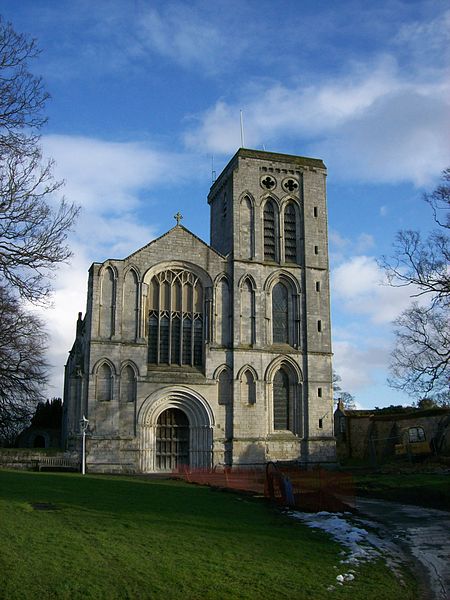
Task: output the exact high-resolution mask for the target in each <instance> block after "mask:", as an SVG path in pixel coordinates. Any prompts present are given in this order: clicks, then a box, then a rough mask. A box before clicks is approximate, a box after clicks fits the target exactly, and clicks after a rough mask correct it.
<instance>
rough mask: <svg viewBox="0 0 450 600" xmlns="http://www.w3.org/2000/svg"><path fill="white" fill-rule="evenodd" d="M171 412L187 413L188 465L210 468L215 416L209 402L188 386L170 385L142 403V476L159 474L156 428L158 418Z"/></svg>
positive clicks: (140, 422) (139, 422)
mask: <svg viewBox="0 0 450 600" xmlns="http://www.w3.org/2000/svg"><path fill="white" fill-rule="evenodd" d="M168 409H178V410H180V411H182V412H183V413H184V415H185V416H186V418H187V422H188V426H189V466H190V467H192V468H200V467H204V468H206V467H210V466H211V462H212V428H213V427H214V424H215V423H214V415H213V412H212V410H211V408H210V406H209V404H208V403H207V402H206V400H205V399H204V398H203V397H202V396H201V395H200V394H199V393H198V392H196V391H194V390H191V389H189V388H188V387H185V386H169V387H165V388H162V389H159V390H157V391H156V392H154V393H153V394H151V395H150V396H149V397H148V398H147V399H146V400H145V401H144V403H143V404H142V406H141V408H140V410H139V413H138V417H137V422H138V427H139V432H140V448H141V470H142V472H143V473H152V472H155V471H158V467H157V428H158V423H159V418H160V416H161V415H162V413H164V411H167V410H168Z"/></svg>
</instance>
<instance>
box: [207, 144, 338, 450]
mask: <svg viewBox="0 0 450 600" xmlns="http://www.w3.org/2000/svg"><path fill="white" fill-rule="evenodd" d="M208 202H209V204H210V207H211V246H212V247H213V248H214V249H215V250H217V251H219V252H220V253H221V254H224V255H225V256H226V257H227V273H228V274H227V277H226V278H225V277H224V278H223V279H222V280H221V282H220V283H219V286H217V287H216V297H217V299H218V300H221V295H222V296H225V297H226V302H230V307H229V309H227V310H226V311H225V313H227V311H228V314H223V316H222V315H220V314H217V307H219V306H221V307H222V309H223V305H224V302H225V301H224V300H221V301H219V302H218V303H217V302H216V328H217V327H219V328H221V329H222V330H224V331H225V332H226V333H225V334H224V335H223V336H222V342H223V345H224V346H227V347H228V348H229V351H228V353H227V354H228V363H229V368H230V369H231V373H232V379H233V381H234V385H233V427H232V436H231V437H232V440H230V441H229V444H228V445H229V453H230V454H231V455H232V456H233V459H232V462H236V459H237V457H239V456H242V454H243V453H247V454H249V455H250V456H251V455H253V454H254V455H255V456H254V458H255V459H257V458H258V456H257V455H258V454H260V453H261V447H260V444H261V443H262V442H263V441H264V446H265V456H266V458H267V455H269V456H270V458H271V459H275V460H276V459H278V460H286V459H293V458H294V456H299V455H300V456H301V460H302V461H305V462H308V460H310V459H311V458H312V457H314V456H316V458H318V457H319V456H321V455H322V456H323V457H324V458H325V456H327V455H332V453H333V449H332V448H333V438H332V435H333V431H332V414H333V401H332V382H331V327H330V293H329V265H328V240H327V209H326V168H325V165H324V164H323V162H322V161H321V160H317V159H311V158H303V157H299V156H289V155H284V154H276V153H271V152H261V151H255V150H246V149H240V150H239V151H238V152H237V153H236V155H235V156H234V157H233V158H232V160H231V161H230V163H229V164H228V165H227V167H226V168H225V169H224V171H223V172H222V173H221V175H220V176H219V178H218V179H217V181H216V182H215V183H214V184H213V186H212V187H211V191H210V193H209V196H208ZM227 288H228V289H227ZM224 291H225V294H224ZM223 320H225V323H226V327H224V324H223ZM228 328H229V329H230V331H229V333H228V332H227V330H228ZM299 439H301V444H297V440H299ZM252 440H253V442H252ZM298 446H300V447H298ZM287 448H291V449H292V450H293V449H294V448H295V450H294V451H293V452H289V451H287ZM252 449H253V450H252Z"/></svg>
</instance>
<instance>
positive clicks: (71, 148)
mask: <svg viewBox="0 0 450 600" xmlns="http://www.w3.org/2000/svg"><path fill="white" fill-rule="evenodd" d="M43 142H44V149H45V153H46V154H49V155H52V156H53V157H54V158H55V160H56V168H55V175H56V177H57V178H62V177H63V176H64V179H65V181H66V185H65V187H64V190H63V191H64V194H65V195H66V197H67V198H68V200H69V201H71V202H74V203H75V204H78V205H81V208H82V211H81V214H80V218H79V220H78V222H77V223H76V228H75V231H74V233H73V234H71V236H70V240H69V243H70V247H71V249H72V251H73V257H72V259H71V261H70V264H69V265H62V266H61V268H60V269H59V271H58V273H57V276H56V278H55V281H54V286H53V287H54V294H53V296H52V307H51V308H47V309H37V310H38V312H39V314H40V315H41V317H42V318H43V319H44V321H45V322H46V323H47V330H48V332H49V334H50V342H49V352H48V360H49V362H50V365H51V370H50V386H49V392H48V393H49V395H57V396H60V395H61V393H62V379H63V365H64V364H65V362H66V359H67V354H68V351H69V349H70V348H71V346H72V343H73V341H74V335H75V323H76V319H77V314H78V312H80V311H81V312H83V313H84V311H85V307H86V291H87V276H88V268H89V266H90V264H91V263H92V262H93V261H95V260H103V259H104V258H107V257H109V258H123V257H124V256H127V255H128V254H130V253H131V252H133V251H135V250H136V249H137V248H139V247H140V246H143V245H144V244H146V243H148V242H149V241H150V240H151V239H152V238H153V237H154V236H155V233H156V228H155V226H154V225H152V223H151V222H150V223H145V224H144V223H143V222H142V220H141V219H140V218H139V216H138V213H137V211H138V209H139V207H140V206H141V204H142V201H143V196H144V195H145V194H146V193H149V189H150V187H151V185H153V184H156V183H158V185H159V186H161V185H165V184H168V183H171V182H172V181H173V177H174V176H175V175H174V171H173V164H174V160H175V159H176V162H177V165H180V164H187V159H185V157H183V156H175V155H170V154H169V153H164V152H157V151H156V150H153V149H151V148H149V147H146V146H144V145H142V144H133V143H115V142H106V141H102V140H97V139H91V138H82V137H70V136H47V137H45V138H44V140H43ZM180 170H182V169H180ZM177 177H179V174H178V173H177ZM146 202H147V203H148V199H146ZM153 202H155V200H153Z"/></svg>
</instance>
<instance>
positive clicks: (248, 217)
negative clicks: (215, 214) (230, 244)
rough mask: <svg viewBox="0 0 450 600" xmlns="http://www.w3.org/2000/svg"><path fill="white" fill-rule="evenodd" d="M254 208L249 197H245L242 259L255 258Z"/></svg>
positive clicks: (242, 226)
mask: <svg viewBox="0 0 450 600" xmlns="http://www.w3.org/2000/svg"><path fill="white" fill-rule="evenodd" d="M253 231H254V226H253V206H252V203H251V200H250V198H249V197H248V196H245V197H244V198H243V200H242V202H241V223H240V242H241V248H240V251H241V256H242V258H252V256H253V244H254V242H253Z"/></svg>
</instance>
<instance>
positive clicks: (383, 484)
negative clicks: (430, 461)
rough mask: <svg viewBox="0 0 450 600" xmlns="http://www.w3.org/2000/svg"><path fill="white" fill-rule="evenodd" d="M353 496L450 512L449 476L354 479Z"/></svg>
mask: <svg viewBox="0 0 450 600" xmlns="http://www.w3.org/2000/svg"><path fill="white" fill-rule="evenodd" d="M354 479H355V486H356V490H357V494H359V495H361V496H373V497H374V498H384V499H385V500H393V501H395V502H402V503H404V504H417V505H419V506H427V507H430V508H439V509H441V510H448V511H450V474H449V475H445V474H434V473H392V474H385V473H373V474H367V475H355V476H354Z"/></svg>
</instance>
